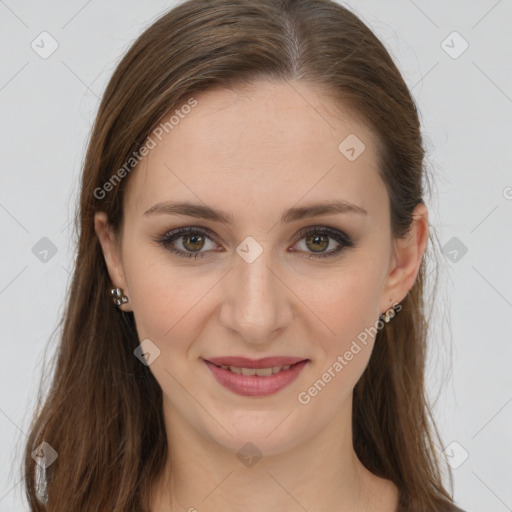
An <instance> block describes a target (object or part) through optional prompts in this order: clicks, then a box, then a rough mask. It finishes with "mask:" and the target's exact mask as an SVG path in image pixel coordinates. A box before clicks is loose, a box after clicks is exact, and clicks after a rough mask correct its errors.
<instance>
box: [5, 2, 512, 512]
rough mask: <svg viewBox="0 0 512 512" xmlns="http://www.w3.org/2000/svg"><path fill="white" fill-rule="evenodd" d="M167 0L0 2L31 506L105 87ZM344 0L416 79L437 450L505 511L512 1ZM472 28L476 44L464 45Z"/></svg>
mask: <svg viewBox="0 0 512 512" xmlns="http://www.w3.org/2000/svg"><path fill="white" fill-rule="evenodd" d="M173 5H174V2H171V1H163V0H160V1H152V2H150V3H149V2H136V1H134V0H131V1H126V0H125V1H123V2H121V1H120V0H117V1H109V2H106V1H103V2H101V1H100V0H89V1H84V0H73V1H68V2H54V1H44V2H36V1H26V0H24V1H14V0H0V48H1V61H0V105H1V133H0V141H1V142H0V144H1V151H0V156H1V162H2V165H1V174H0V176H1V180H2V181H1V187H0V223H1V224H0V226H1V238H2V242H1V244H2V245H1V246H2V251H1V252H0V256H1V267H0V268H1V273H0V311H1V314H2V341H1V348H2V357H1V358H0V361H1V362H0V365H1V373H0V375H1V382H2V385H1V388H0V433H1V436H0V460H1V464H0V511H2V512H12V511H22V510H26V506H24V505H23V503H24V501H23V500H22V498H21V495H22V489H21V486H20V485H19V474H18V472H17V467H18V466H17V465H16V466H14V468H12V461H13V459H16V457H18V456H19V453H20V451H21V447H22V443H23V441H24V440H25V432H26V429H27V425H28V421H29V418H30V410H31V407H32V406H33V402H34V400H35V397H36V393H37V389H38V384H39V377H40V371H41V363H42V360H43V351H44V348H45V346H46V345H47V343H48V340H49V337H50V334H51V332H52V331H53V329H54V328H55V326H56V324H57V321H58V319H59V317H60V315H61V313H62V305H63V303H64V302H65V301H68V300H73V298H72V297H69V296H67V295H66V286H67V283H68V279H69V276H70V269H71V268H72V264H73V254H74V248H73V240H72V239H71V229H70V219H71V217H72V213H73V211H74V208H75V204H76V193H77V190H78V176H79V173H80V166H81V163H82V161H83V156H84V149H85V144H86V141H87V137H88V135H89V132H90V129H91V125H92V122H93V118H94V115H95V113H96V109H97V107H98V105H99V98H100V97H101V95H102V92H103V90H104V87H105V85H106V83H107V80H108V79H109V77H110V76H111V73H112V71H113V69H114V67H115V65H116V63H117V62H118V60H119V58H120V56H121V55H122V54H123V53H124V52H125V51H126V49H127V48H128V46H129V45H130V44H131V43H132V42H133V40H134V38H135V37H136V36H137V35H138V34H139V33H140V32H141V31H142V30H143V29H144V28H145V27H146V26H147V25H148V24H150V23H151V22H152V21H153V20H154V19H155V18H156V17H157V16H158V15H159V14H160V13H161V12H162V11H164V10H167V9H168V8H170V7H172V6H173ZM346 5H348V6H349V7H350V8H352V10H354V11H355V12H356V13H357V14H358V15H359V16H361V17H362V19H363V20H364V21H365V22H366V23H367V24H368V25H369V26H370V27H371V28H372V29H373V30H374V31H375V32H376V34H377V35H378V36H379V37H380V38H381V39H382V40H383V42H384V44H385V45H386V46H387V48H388V49H389V51H390V52H391V54H392V56H393V57H394V58H395V60H396V62H397V64H398V66H399V68H400V70H401V71H402V73H403V75H404V78H405V80H406V82H407V83H408V85H409V86H410V87H411V88H412V92H413V95H414V97H415V99H416V102H417V105H418V107H419V110H420V115H421V120H422V123H423V130H424V136H425V144H426V148H427V151H428V165H429V169H430V171H431V172H433V173H434V181H435V189H434V191H433V194H432V196H431V197H428V198H427V205H428V206H429V208H430V223H431V225H432V226H433V228H435V230H436V231H437V234H438V237H439V240H440V245H441V246H442V247H446V249H445V252H446V255H442V256H441V260H440V262H441V264H442V276H443V277H442V280H441V287H440V290H439V297H438V299H437V302H436V304H437V306H436V308H437V312H436V313H435V318H436V321H435V324H434V329H433V331H432V333H433V334H432V337H431V338H432V339H431V344H432V351H431V352H432V353H431V358H430V365H429V372H428V388H429V393H430V395H431V396H432V398H433V399H435V398H436V397H437V398H438V399H437V403H436V408H435V415H436V418H437V421H438V422H439V427H440V430H441V434H442V437H443V446H440V447H439V450H440V451H442V450H444V449H445V448H446V447H447V446H448V449H447V450H446V451H445V453H446V454H447V457H448V460H450V462H451V464H452V465H453V466H458V467H457V469H455V470H454V472H453V473H454V488H455V493H454V494H455V498H456V499H457V501H458V503H459V504H460V505H461V506H462V507H463V508H465V509H467V511H468V512H490V511H495V512H506V511H507V510H508V511H511V510H512V486H511V483H512V461H511V455H512V439H511V432H512V428H511V427H512V376H511V372H510V366H511V361H512V322H511V319H512V271H511V257H510V253H511V249H512V241H511V234H512V230H511V224H512V222H511V221H512V173H511V162H512V156H511V151H510V149H511V143H512V137H511V134H512V129H511V122H512V72H511V69H512V66H511V63H512V44H511V43H512V30H510V26H511V22H512V2H511V1H510V0H500V1H495V0H491V1H485V0H472V1H467V0H466V1H462V0H457V1H455V0H451V1H446V0H442V1H441V0H437V1H427V0H414V1H413V0H393V1H386V2H383V1H378V0H371V1H370V0H364V1H356V0H352V1H350V2H348V3H346ZM43 31H47V32H49V33H50V34H51V36H52V37H53V38H54V39H55V40H56V41H57V42H58V45H59V46H58V48H57V50H56V51H55V52H54V53H53V54H52V55H51V56H49V57H48V58H46V59H43V58H41V57H40V56H39V55H38V54H37V53H36V52H35V51H34V50H33V49H32V48H31V43H32V41H34V40H35V41H36V43H37V42H38V41H40V38H38V36H39V34H40V33H41V32H43ZM453 31H457V32H458V33H459V34H460V36H458V35H455V36H454V35H451V36H450V34H452V32H453ZM448 36H450V37H448ZM447 37H448V39H446V38H447ZM462 38H463V39H462ZM443 41H445V43H444V44H443V43H442V42H443ZM464 41H467V43H468V44H469V47H468V48H467V50H466V51H465V52H464V53H462V54H461V55H460V56H457V54H458V53H459V52H460V51H461V50H462V49H463V48H464V44H465V43H464ZM39 44H40V45H42V43H40V42H39ZM45 47H46V48H48V47H49V46H48V43H47V44H46V45H45ZM447 52H448V53H447ZM449 53H451V55H450V54H449ZM454 56H457V58H453V57H454ZM42 237H48V238H49V239H50V240H51V241H52V242H53V244H55V246H56V248H57V253H56V254H55V255H54V256H52V257H50V255H51V253H50V255H49V256H48V257H47V258H48V259H47V261H46V262H44V261H41V260H40V259H39V258H38V257H36V255H35V254H34V253H33V252H32V248H33V247H34V246H35V244H36V243H37V242H38V241H39V240H40V239H41V238H42ZM453 238H455V240H452V239H453ZM446 244H450V245H446ZM451 244H455V245H453V246H452V245H451ZM463 246H465V247H466V248H467V253H466V254H464V255H463V253H462V250H461V248H463ZM454 250H455V252H453V251H454ZM39 256H40V257H42V255H41V254H40V255H39ZM461 256H462V257H461ZM53 347H54V345H53V344H52V345H50V349H49V351H48V354H47V355H48V356H50V355H51V354H52V351H53ZM450 372H452V373H451V374H450ZM454 442H455V444H451V443H454ZM465 457H467V459H466V460H464V459H465ZM16 462H17V461H16ZM311 512H313V511H311Z"/></svg>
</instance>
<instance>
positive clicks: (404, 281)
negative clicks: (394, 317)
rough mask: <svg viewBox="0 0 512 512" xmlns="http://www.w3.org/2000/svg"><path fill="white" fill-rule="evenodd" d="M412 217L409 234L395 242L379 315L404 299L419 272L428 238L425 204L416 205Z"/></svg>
mask: <svg viewBox="0 0 512 512" xmlns="http://www.w3.org/2000/svg"><path fill="white" fill-rule="evenodd" d="M412 217H413V220H412V223H411V228H410V230H409V233H408V234H407V235H406V237H405V238H403V239H402V238H399V239H396V240H395V247H394V255H393V258H392V261H391V265H390V270H389V274H388V277H387V279H386V285H385V289H384V293H383V296H382V301H381V304H380V311H381V313H384V312H385V311H386V310H388V309H389V308H390V307H391V306H392V305H393V304H395V303H399V302H401V301H402V300H403V299H404V298H405V296H406V295H407V293H408V291H409V290H410V289H411V288H412V287H413V285H414V282H415V281H416V277H417V275H418V272H419V270H420V265H421V261H422V258H423V254H424V252H425V249H426V247H427V242H428V237H429V228H428V210H427V207H426V206H425V204H423V203H420V204H418V205H417V206H416V208H415V209H414V211H413V214H412ZM386 301H387V302H386Z"/></svg>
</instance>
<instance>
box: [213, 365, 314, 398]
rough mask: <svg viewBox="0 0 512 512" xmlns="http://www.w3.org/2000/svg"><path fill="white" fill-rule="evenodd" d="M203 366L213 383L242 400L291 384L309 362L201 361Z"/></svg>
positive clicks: (266, 393) (276, 390) (270, 393)
mask: <svg viewBox="0 0 512 512" xmlns="http://www.w3.org/2000/svg"><path fill="white" fill-rule="evenodd" d="M204 362H205V364H206V366H207V367H208V368H209V370H210V371H211V373H212V374H213V376H214V377H215V379H216V380H217V382H219V383H220V384H222V385H223V386H224V387H225V388H227V389H228V390H230V391H232V392H234V393H236V394H238V395H243V396H268V395H272V394H274V393H277V392H278V391H280V390H281V389H283V388H285V387H286V386H288V385H289V384H290V383H291V382H293V381H294V380H295V379H296V378H297V377H298V376H299V374H300V372H301V371H302V370H303V369H304V367H305V366H306V365H307V363H308V362H309V359H302V358H291V357H281V358H277V357H274V358H264V359H259V360H251V359H246V358H236V357H229V358H228V357H226V358H212V359H210V360H206V359H205V360H204Z"/></svg>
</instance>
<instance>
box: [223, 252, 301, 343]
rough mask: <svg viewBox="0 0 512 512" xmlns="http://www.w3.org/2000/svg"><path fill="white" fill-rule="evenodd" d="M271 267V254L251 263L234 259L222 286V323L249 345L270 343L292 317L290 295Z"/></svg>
mask: <svg viewBox="0 0 512 512" xmlns="http://www.w3.org/2000/svg"><path fill="white" fill-rule="evenodd" d="M274 267H276V265H272V261H271V253H270V251H263V252H262V253H261V254H260V256H259V257H258V258H257V259H256V260H255V261H252V262H251V263H248V262H247V261H245V260H244V259H243V258H241V257H238V256H237V257H236V259H235V263H234V268H233V269H232V271H231V272H229V274H228V275H227V276H226V279H225V280H224V281H225V282H224V283H223V286H224V289H223V302H222V305H221V308H220V321H221V324H222V326H223V327H224V328H225V329H227V330H230V331H232V334H233V332H234V333H236V335H238V337H240V338H242V339H243V340H244V341H245V342H246V343H251V344H252V345H262V346H263V345H265V344H269V343H272V341H274V340H275V338H276V337H277V336H279V334H280V333H282V331H283V330H284V329H285V328H286V327H287V326H288V325H289V324H290V323H291V321H292V318H293V304H292V302H291V297H293V294H292V292H291V291H290V289H289V288H288V287H287V286H286V283H285V282H283V281H284V280H283V278H282V277H281V276H280V275H279V274H280V272H279V271H278V270H275V269H274Z"/></svg>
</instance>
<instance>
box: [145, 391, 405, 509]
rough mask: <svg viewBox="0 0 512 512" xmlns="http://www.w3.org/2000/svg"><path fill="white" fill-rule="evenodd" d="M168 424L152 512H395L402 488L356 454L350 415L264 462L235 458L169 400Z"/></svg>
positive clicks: (166, 404)
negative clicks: (165, 455) (370, 468)
mask: <svg viewBox="0 0 512 512" xmlns="http://www.w3.org/2000/svg"><path fill="white" fill-rule="evenodd" d="M345 410H348V411H349V412H350V411H351V407H349V408H346V409H345ZM164 416H165V419H166V429H167V439H168V446H169V450H168V454H169V456H168V460H167V464H166V469H165V471H164V472H163V474H162V475H161V477H160V478H159V480H158V482H156V484H155V492H154V495H153V496H154V498H153V500H152V503H151V509H150V510H151V512H164V511H165V512H178V511H179V512H182V511H187V512H197V511H201V512H220V511H222V512H224V511H225V510H230V511H240V512H242V511H243V512H261V511H262V510H268V509H272V510H280V511H283V512H288V511H289V512H292V511H293V512H296V511H298V510H301V509H302V510H340V511H351V512H376V511H377V510H378V511H379V512H395V511H396V510H397V505H398V490H397V488H396V486H395V485H394V484H393V483H392V482H390V481H389V480H385V479H382V478H379V477H377V476H375V475H373V474H372V473H370V472H369V471H368V470H367V469H366V468H365V467H364V466H363V465H362V464H361V462H360V461H359V459H358V458H357V456H356V454H355V452H354V449H353V445H352V430H351V417H350V414H348V415H347V414H345V415H344V416H343V415H340V417H338V418H333V421H332V422H331V423H330V424H329V425H328V426H327V427H326V428H325V429H324V431H322V432H320V433H319V434H317V435H316V436H315V437H313V438H310V439H308V440H307V441H305V442H303V443H301V444H300V445H297V446H295V447H293V448H291V449H289V450H287V451H285V452H281V453H278V454H273V455H264V456H262V457H261V458H259V457H258V453H257V452H256V451H255V450H256V449H254V448H253V449H252V450H254V451H252V450H251V448H248V449H247V448H246V450H247V452H249V453H248V456H246V457H242V454H240V453H239V454H238V456H237V453H236V452H235V453H233V451H230V450H227V449H226V448H225V447H223V446H221V445H219V444H218V443H216V442H215V441H214V440H213V439H211V438H207V437H205V435H203V434H202V433H201V432H198V431H197V430H195V429H194V428H193V427H192V426H191V425H190V423H186V421H185V420H184V418H183V417H181V416H180V415H179V413H178V411H176V410H175V409H174V408H173V407H172V405H171V404H170V403H169V402H168V401H167V400H166V399H165V398H164ZM245 442H246V441H242V442H241V443H240V446H243V445H244V444H245ZM242 451H243V450H242ZM251 451H252V453H251ZM251 454H252V458H251Z"/></svg>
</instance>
